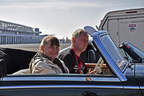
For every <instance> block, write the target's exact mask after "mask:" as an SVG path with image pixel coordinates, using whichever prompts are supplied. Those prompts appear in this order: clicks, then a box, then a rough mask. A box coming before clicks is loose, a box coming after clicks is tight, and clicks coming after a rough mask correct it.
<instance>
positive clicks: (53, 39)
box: [40, 35, 60, 47]
mask: <svg viewBox="0 0 144 96" xmlns="http://www.w3.org/2000/svg"><path fill="white" fill-rule="evenodd" d="M48 41H50V46H53V45H56V46H58V47H59V46H60V44H59V40H58V39H57V38H56V37H55V36H51V35H49V36H46V37H44V38H43V39H42V41H41V44H40V45H41V46H42V45H43V46H45V45H46V44H47V43H48Z"/></svg>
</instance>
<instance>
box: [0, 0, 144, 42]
mask: <svg viewBox="0 0 144 96" xmlns="http://www.w3.org/2000/svg"><path fill="white" fill-rule="evenodd" d="M135 8H144V0H0V20H3V21H8V22H13V23H18V24H22V25H26V26H31V27H33V28H40V31H41V32H42V33H43V34H48V35H55V36H56V37H58V38H59V39H60V38H66V37H69V38H71V35H72V32H74V31H75V30H76V29H78V28H83V27H84V26H86V25H90V26H93V27H94V26H96V25H97V26H99V24H100V21H101V20H102V18H103V17H104V16H105V14H106V13H107V12H109V11H115V10H123V9H135Z"/></svg>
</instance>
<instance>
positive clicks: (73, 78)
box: [0, 76, 120, 82]
mask: <svg viewBox="0 0 144 96" xmlns="http://www.w3.org/2000/svg"><path fill="white" fill-rule="evenodd" d="M87 78H90V79H91V80H90V81H100V82H103V81H107V82H120V80H119V78H116V77H50V76H47V77H3V78H2V80H0V81H87Z"/></svg>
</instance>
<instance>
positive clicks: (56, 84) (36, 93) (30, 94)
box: [0, 74, 136, 96]
mask: <svg viewBox="0 0 144 96" xmlns="http://www.w3.org/2000/svg"><path fill="white" fill-rule="evenodd" d="M127 92H128V90H127V89H126V88H124V86H123V85H122V83H121V81H120V80H119V78H117V77H116V76H110V75H109V76H104V75H84V74H83V75H77V74H70V75H26V76H24V75H21V76H20V75H19V76H7V77H3V78H2V79H1V80H0V96H132V95H133V94H135V93H136V91H135V92H133V93H132V94H131V93H130V92H131V91H129V93H127ZM133 96H135V95H133Z"/></svg>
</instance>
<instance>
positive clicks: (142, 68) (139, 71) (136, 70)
mask: <svg viewBox="0 0 144 96" xmlns="http://www.w3.org/2000/svg"><path fill="white" fill-rule="evenodd" d="M126 76H134V77H135V78H138V77H144V64H143V63H135V64H133V65H132V66H131V67H130V68H128V70H127V72H126Z"/></svg>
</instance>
